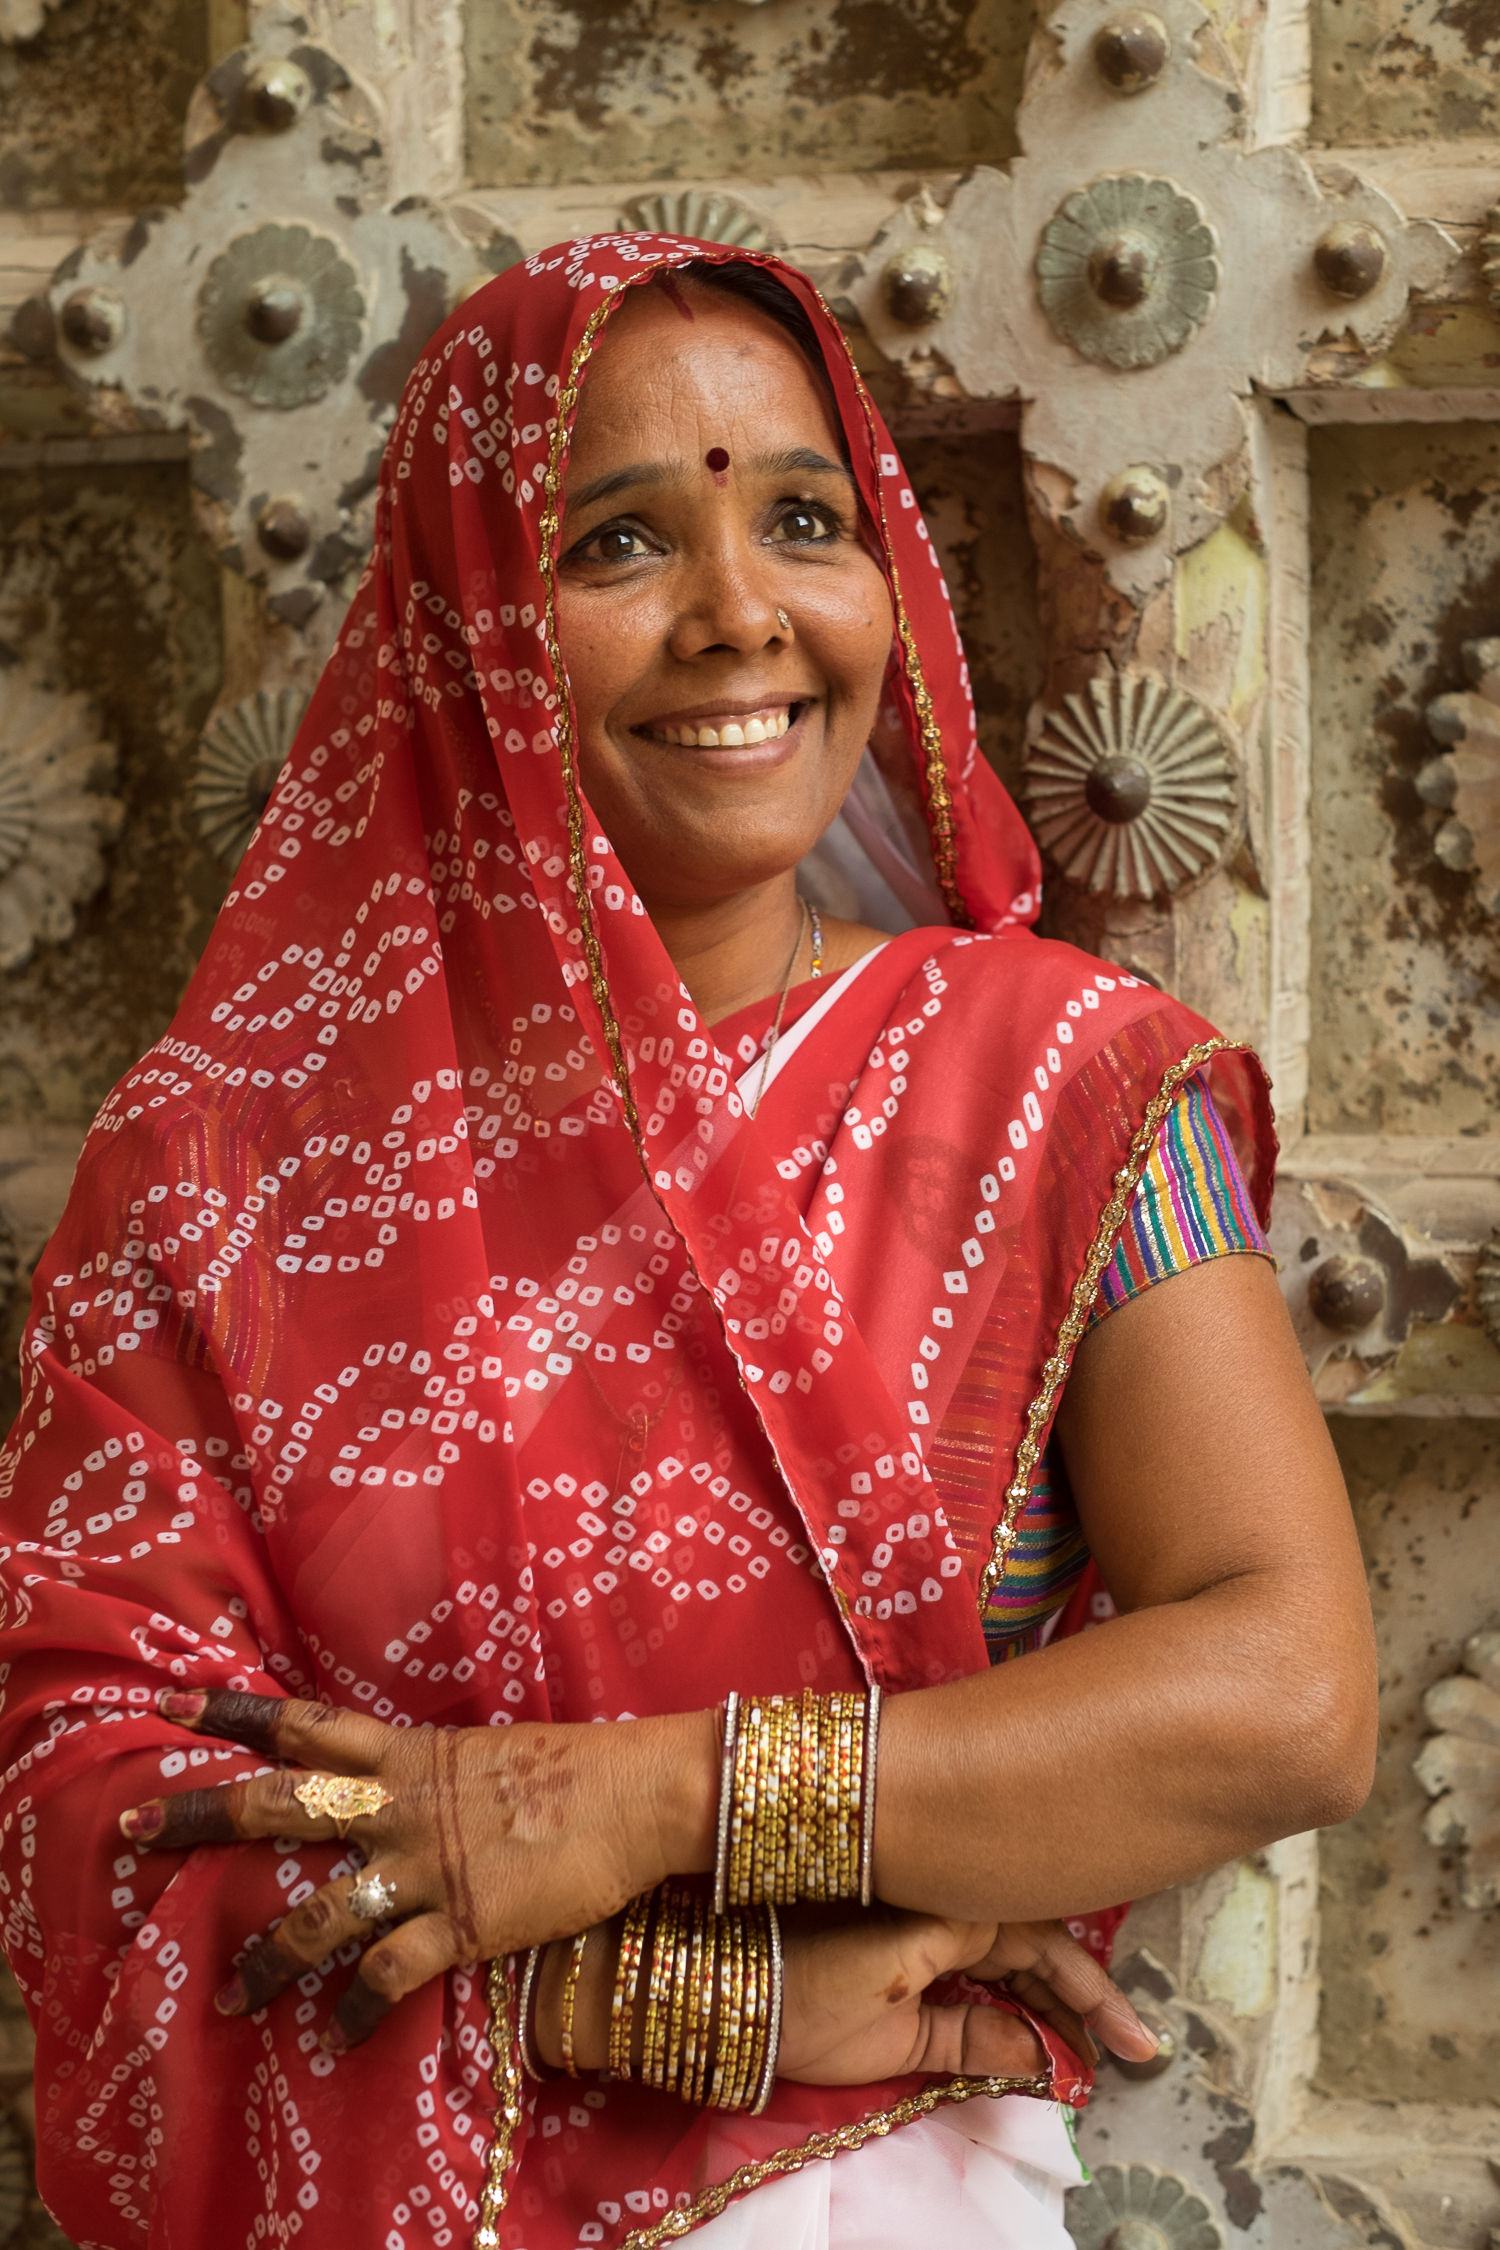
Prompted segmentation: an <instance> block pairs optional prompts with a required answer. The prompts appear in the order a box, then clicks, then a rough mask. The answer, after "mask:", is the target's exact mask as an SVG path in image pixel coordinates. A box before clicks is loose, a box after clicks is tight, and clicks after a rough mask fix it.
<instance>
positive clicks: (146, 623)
mask: <svg viewBox="0 0 1500 2250" xmlns="http://www.w3.org/2000/svg"><path fill="white" fill-rule="evenodd" d="M23 652H24V655H25V658H26V660H27V664H28V667H29V668H30V669H31V671H32V672H33V673H34V675H36V676H39V677H41V678H44V679H45V681H46V683H47V684H48V685H49V686H52V687H56V688H58V689H61V690H65V691H68V692H74V691H80V690H81V691H83V692H84V693H86V694H87V695H88V696H90V697H91V698H92V699H93V703H94V707H95V711H96V714H97V718H98V721H99V731H100V733H101V735H102V736H103V737H104V738H105V739H106V740H108V741H110V742H113V743H114V744H115V745H117V748H118V753H119V757H118V767H117V771H116V773H115V776H114V779H113V782H112V784H111V787H112V790H113V793H114V794H115V795H116V796H117V797H118V798H120V799H121V801H122V802H123V805H124V820H123V824H122V826H121V830H120V834H119V837H118V840H117V841H116V842H114V843H113V844H111V845H110V846H109V847H108V848H107V850H106V853H105V869H106V873H105V881H104V885H103V887H102V889H101V890H99V892H98V893H97V894H96V895H95V896H94V897H93V898H92V899H89V900H87V901H86V902H85V903H83V904H82V905H81V906H80V908H79V910H78V920H77V928H76V931H75V933H74V935H73V936H72V937H71V938H70V939H69V940H68V941H67V942H66V943H65V944H56V945H50V944H47V943H45V942H43V943H40V944H39V945H38V946H37V947H36V950H35V951H34V952H33V954H32V956H31V958H30V960H29V961H27V962H26V963H25V964H24V965H23V966H22V967H20V968H17V969H12V970H10V971H9V972H8V973H7V974H6V977H5V1036H4V1041H3V1047H0V1130H4V1129H5V1128H14V1129H16V1131H17V1132H19V1133H21V1134H22V1135H23V1140H20V1141H18V1140H16V1139H15V1136H14V1134H13V1135H12V1136H11V1137H9V1138H8V1139H7V1143H6V1145H7V1148H8V1150H10V1152H11V1156H12V1158H14V1157H16V1156H18V1155H20V1154H21V1153H22V1151H23V1146H24V1136H25V1135H35V1136H39V1137H42V1138H45V1136H46V1132H47V1128H48V1127H49V1126H63V1127H76V1128H77V1130H78V1132H79V1134H80V1137H81V1134H82V1129H83V1127H84V1126H85V1125H86V1124H87V1122H88V1119H89V1118H90V1117H91V1116H92V1114H93V1112H94V1110H95V1109H96V1108H97V1106H98V1104H99V1102H100V1101H101V1100H102V1099H103V1097H104V1095H105V1094H106V1093H107V1092H108V1090H109V1088H110V1086H111V1085H112V1084H113V1083H114V1081H115V1079H116V1078H117V1077H118V1076H119V1074H120V1073H121V1071H122V1070H124V1069H125V1068H126V1067H127V1065H128V1064H130V1063H131V1062H133V1061H134V1060H135V1058H136V1056H137V1055H139V1054H140V1053H141V1052H142V1051H143V1050H144V1049H145V1048H146V1047H148V1046H149V1045H150V1043H151V1042H152V1040H153V1039H155V1038H156V1037H157V1036H158V1034H159V1033H160V1032H161V1030H162V1029H163V1027H164V1026H165V1024H166V1023H167V1022H168V1020H169V1018H170V1017H171V1014H172V1011H173V1009H174V1008H175V1006H176V1004H177V1000H178V997H179V996H180V994H181V991H182V988H183V986H184V985H185V983H186V982H187V979H188V977H189V975H190V974H191V972H192V967H193V964H194V962H195V961H196V960H197V957H198V954H199V952H200V951H201V950H202V946H203V942H204V939H205V938H206V936H207V934H208V931H209V928H210V926H211V923H212V919H213V916H214V913H215V912H216V910H217V907H218V903H219V900H220V898H221V897H222V895H223V891H224V887H225V875H224V870H223V869H222V868H220V867H219V866H218V865H217V863H216V862H214V861H213V860H212V859H211V858H210V857H209V855H208V853H207V852H206V851H205V849H204V847H203V845H202V843H201V841H200V839H199V836H198V833H197V829H196V826H195V824H194V821H193V816H192V811H191V808H190V806H189V803H188V799H187V785H188V778H189V774H190V769H191V765H192V760H193V755H194V751H195V748H196V742H197V733H198V729H199V727H200V726H201V724H202V722H203V719H204V717H205V715H206V713H207V711H208V708H209V705H210V704H211V702H212V700H213V697H214V694H215V692H216V690H217V687H218V682H219V672H220V649H219V590H218V573H217V571H216V570H212V569H206V568H205V566H204V556H203V550H202V547H201V544H200V542H199V538H198V534H197V532H196V530H195V529H194V526H193V522H192V516H191V511H190V508H189V504H188V488H187V475H186V471H185V469H184V467H183V466H182V465H181V464H180V463H163V464H153V465H144V466H139V467H121V468H103V467H97V466H96V467H94V468H91V469H90V470H89V471H88V472H87V473H86V475H84V476H80V475H79V474H78V472H77V471H70V470H66V469H53V470H46V471H41V470H38V471H26V470H14V469H6V470H4V471H3V473H0V666H5V667H13V666H15V665H17V664H18V663H19V662H20V660H21V657H22V654H23ZM20 1247H21V1250H22V1254H23V1270H22V1272H21V1273H20V1274H19V1275H18V1276H15V1277H13V1285H12V1287H11V1289H10V1290H9V1291H8V1292H7V1291H6V1290H4V1288H3V1287H0V1351H3V1356H4V1364H3V1369H0V1422H8V1421H9V1419H10V1417H11V1415H12V1413H13V1412H14V1410H15V1405H16V1403H17V1393H16V1372H15V1354H16V1345H17V1342H18V1339H19V1324H20V1318H21V1313H22V1308H23V1304H24V1298H25V1290H26V1274H25V1271H24V1261H25V1260H26V1259H28V1258H29V1257H30V1255H31V1254H32V1253H34V1251H35V1250H36V1249H37V1248H38V1247H39V1244H37V1243H28V1242H25V1241H23V1242H22V1243H21V1245H20Z"/></svg>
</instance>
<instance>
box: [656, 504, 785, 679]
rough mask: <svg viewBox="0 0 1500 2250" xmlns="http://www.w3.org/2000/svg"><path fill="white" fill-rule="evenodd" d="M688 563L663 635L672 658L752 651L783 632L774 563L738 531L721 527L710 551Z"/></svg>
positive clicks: (753, 652) (780, 635)
mask: <svg viewBox="0 0 1500 2250" xmlns="http://www.w3.org/2000/svg"><path fill="white" fill-rule="evenodd" d="M687 563H688V567H687V568H686V569H685V571H684V572H683V600H682V605H681V607H680V608H679V610H678V612H677V614H676V616H675V617H674V618H673V621H672V626H671V630H670V632H669V633H668V636H667V645H668V647H669V648H670V649H671V652H672V654H673V655H674V656H675V657H677V658H679V659H681V660H683V661H686V662H691V660H692V659H693V658H694V657H700V656H710V655H713V654H715V653H716V652H719V651H724V652H726V653H733V654H735V655H739V656H754V655H757V654H758V653H759V652H760V650H761V649H763V648H765V647H766V645H767V643H768V642H771V641H774V640H777V639H780V638H781V637H783V636H782V627H781V623H780V620H779V618H778V616H777V610H778V606H779V603H778V593H777V585H776V572H775V565H774V563H773V562H772V560H771V558H770V557H769V556H767V555H764V554H763V553H762V552H761V551H760V550H759V548H758V547H756V546H752V545H751V543H750V541H749V540H748V539H746V538H745V537H744V536H743V534H737V533H735V532H733V531H731V530H727V529H726V530H725V531H724V532H723V534H722V536H721V537H720V538H719V539H718V540H717V541H716V542H715V544H714V546H713V548H712V550H711V551H710V552H709V553H707V554H704V553H701V552H700V553H699V554H697V555H695V556H693V557H691V558H687Z"/></svg>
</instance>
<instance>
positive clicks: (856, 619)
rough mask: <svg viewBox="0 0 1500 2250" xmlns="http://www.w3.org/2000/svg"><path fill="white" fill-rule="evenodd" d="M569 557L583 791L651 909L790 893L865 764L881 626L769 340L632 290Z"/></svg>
mask: <svg viewBox="0 0 1500 2250" xmlns="http://www.w3.org/2000/svg"><path fill="white" fill-rule="evenodd" d="M559 555H560V566H559V570H558V582H557V626H558V637H559V640H560V643H561V647H562V654H563V660H564V662H565V664H566V666H567V672H568V678H569V681H570V683H571V685H572V690H573V698H574V704H575V708H576V711H577V720H578V752H579V766H580V773H581V778H582V782H583V788H584V792H585V794H586V795H587V797H588V800H589V802H590V804H591V805H592V806H593V809H594V811H595V813H596V814H597V816H598V818H599V821H600V823H601V825H602V826H603V828H604V830H605V832H606V834H607V835H608V836H609V838H610V840H611V842H612V843H613V844H614V846H615V849H616V850H617V851H618V853H619V855H620V858H621V860H622V862H623V864H624V866H625V869H626V871H627V873H628V874H629V876H630V878H631V880H632V881H633V882H634V884H635V886H636V888H637V890H638V891H639V892H640V894H641V898H642V900H643V902H644V903H645V905H646V906H647V908H648V910H651V909H654V908H656V907H679V908H681V907H695V906H707V905H711V904H714V903H715V902H717V901H720V900H723V899H727V898H729V897H731V896H734V895H735V894H737V893H740V892H743V891H746V890H749V889H751V888H752V887H754V886H756V885H759V884H762V883H765V882H768V881H770V880H772V879H773V878H775V877H777V876H780V875H783V874H785V873H786V871H787V870H788V869H790V868H792V867H794V866H795V865H796V863H797V861H798V860H799V859H800V858H801V857H802V855H803V853H804V852H806V851H807V850H808V849H809V848H810V847H811V846H812V845H813V844H814V843H815V842H816V841H817V839H818V837H819V836H821V835H822V833H823V831H824V829H825V828H826V827H827V826H828V824H829V822H830V821H831V820H832V819H833V817H834V815H835V814H836V813H837V811H838V809H839V806H840V804H841V803H842V801H843V798H844V794H845V792H846V790H847V789H848V786H849V783H850V781H851V779H852V778H853V774H854V769H855V767H856V766H857V764H858V763H859V757H860V753H861V751H862V749H863V748H864V745H865V742H866V740H867V738H868V736H869V732H870V728H871V725H872V723H873V721H874V717H875V709H876V703H877V699H878V696H879V691H880V684H881V679H882V677H883V674H884V670H885V664H886V659H887V656H888V654H889V650H890V645H891V606H890V599H889V596H888V594H887V591H886V585H885V580H884V578H883V576H882V574H881V571H880V569H879V566H878V565H877V564H876V563H875V561H874V560H873V558H872V557H871V555H870V554H869V553H868V551H867V550H866V548H865V547H864V545H863V544H862V543H861V539H860V533H859V519H858V510H857V504H856V499H855V491H854V485H853V481H852V479H851V477H850V476H849V473H848V471H847V470H846V469H845V468H844V466H843V463H842V459H841V454H840V445H839V438H838V433H837V429H836V425H835V422H834V419H833V415H832V411H831V408H830V406H829V405H828V403H827V401H826V399H825V396H824V393H823V391H822V389H821V388H820V386H819V383H818V380H817V378H816V376H815V375H814V373H813V371H812V369H811V368H810V367H809V366H808V364H807V361H806V360H805V359H804V358H803V356H802V354H801V352H800V351H799V350H798V349H797V346H796V345H795V344H794V343H793V341H792V339H791V338H790V337H789V336H788V335H787V334H786V333H785V331H784V330H783V329H781V328H780V327H778V325H777V324H776V322H775V321H773V320H770V319H768V318H767V317H766V315H765V314H763V313H761V312H759V311H757V310H756V309H755V308H754V307H753V306H751V305H747V304H745V303H743V302H742V301H740V300H737V299H735V298H732V297H725V296H722V295H720V294H718V293H717V292H715V291H711V290H706V289H702V288H697V287H694V286H693V284H692V283H691V282H689V283H686V284H682V285H675V286H672V287H670V288H667V287H662V286H659V285H658V286H653V287H644V288H640V289H634V290H632V291H631V293H630V295H629V297H628V299H627V300H626V302H625V304H624V305H622V306H621V308H620V310H619V311H618V312H617V313H616V314H615V315H614V317H613V319H612V320H611V321H610V324H609V326H608V328H607V329H606V331H605V337H604V342H603V343H602V344H601V346H600V348H599V350H598V351H597V352H596V354H595V356H594V359H593V362H592V365H591V367H590V369H589V373H588V377H587V381H586V383H585V385H584V391H583V397H582V400H581V402H580V406H579V412H578V420H577V425H576V428H575V431H574V437H573V445H572V451H571V453H570V456H569V460H568V466H567V478H566V486H565V491H564V516H563V529H562V539H561V543H560V549H559ZM778 611H780V612H782V613H783V614H784V615H785V616H786V617H787V618H788V619H789V621H790V623H789V626H783V625H782V624H781V622H780V620H779V618H778V615H777V612H778Z"/></svg>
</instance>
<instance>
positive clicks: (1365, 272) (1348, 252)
mask: <svg viewBox="0 0 1500 2250" xmlns="http://www.w3.org/2000/svg"><path fill="white" fill-rule="evenodd" d="M1386 263H1387V253H1386V247H1385V242H1384V239H1383V238H1382V237H1381V236H1380V235H1378V234H1377V233H1376V231H1375V229H1374V228H1373V227H1370V226H1365V225H1364V224H1363V222H1362V221H1360V220H1341V221H1340V222H1339V224H1338V225H1337V226H1332V227H1330V228H1329V229H1328V232H1327V233H1326V234H1325V235H1323V236H1322V237H1321V239H1320V240H1319V242H1318V246H1317V248H1316V249H1315V250H1314V252H1313V265H1314V267H1315V268H1316V269H1317V275H1318V279H1319V281H1321V282H1322V284H1323V287H1324V288H1325V289H1326V290H1327V291H1328V294H1329V296H1330V297H1341V298H1343V299H1344V300H1345V302H1346V303H1349V304H1354V303H1357V302H1358V300H1359V299H1360V298H1361V297H1368V296H1369V294H1370V292H1371V290H1372V289H1376V288H1378V287H1379V285H1380V282H1381V279H1382V277H1383V276H1384V273H1385V269H1386Z"/></svg>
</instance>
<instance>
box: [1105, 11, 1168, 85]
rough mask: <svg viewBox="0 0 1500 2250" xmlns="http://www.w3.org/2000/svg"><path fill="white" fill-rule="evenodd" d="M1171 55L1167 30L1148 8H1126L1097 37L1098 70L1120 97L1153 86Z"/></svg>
mask: <svg viewBox="0 0 1500 2250" xmlns="http://www.w3.org/2000/svg"><path fill="white" fill-rule="evenodd" d="M1171 52H1172V41H1171V38H1170V35H1169V34H1168V31H1167V27H1166V25H1165V24H1164V23H1163V22H1162V20H1161V17H1160V16H1158V15H1154V14H1153V13H1152V11H1151V10H1150V9H1149V8H1123V9H1122V10H1121V11H1120V13H1119V14H1118V15H1114V16H1111V17H1110V18H1109V20H1108V22H1107V23H1102V24H1101V25H1100V26H1099V29H1098V30H1097V31H1096V32H1095V34H1094V64H1095V68H1096V69H1097V70H1098V73H1099V76H1100V77H1101V78H1102V79H1103V80H1104V83H1105V85H1106V86H1111V87H1113V89H1114V91H1115V92H1116V93H1117V94H1139V93H1140V92H1141V91H1142V90H1143V88H1145V87H1147V86H1152V85H1154V84H1155V83H1156V81H1157V79H1158V78H1160V76H1161V74H1162V72H1163V71H1164V70H1165V68H1166V66H1167V58H1168V56H1169V55H1170V54H1171Z"/></svg>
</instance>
